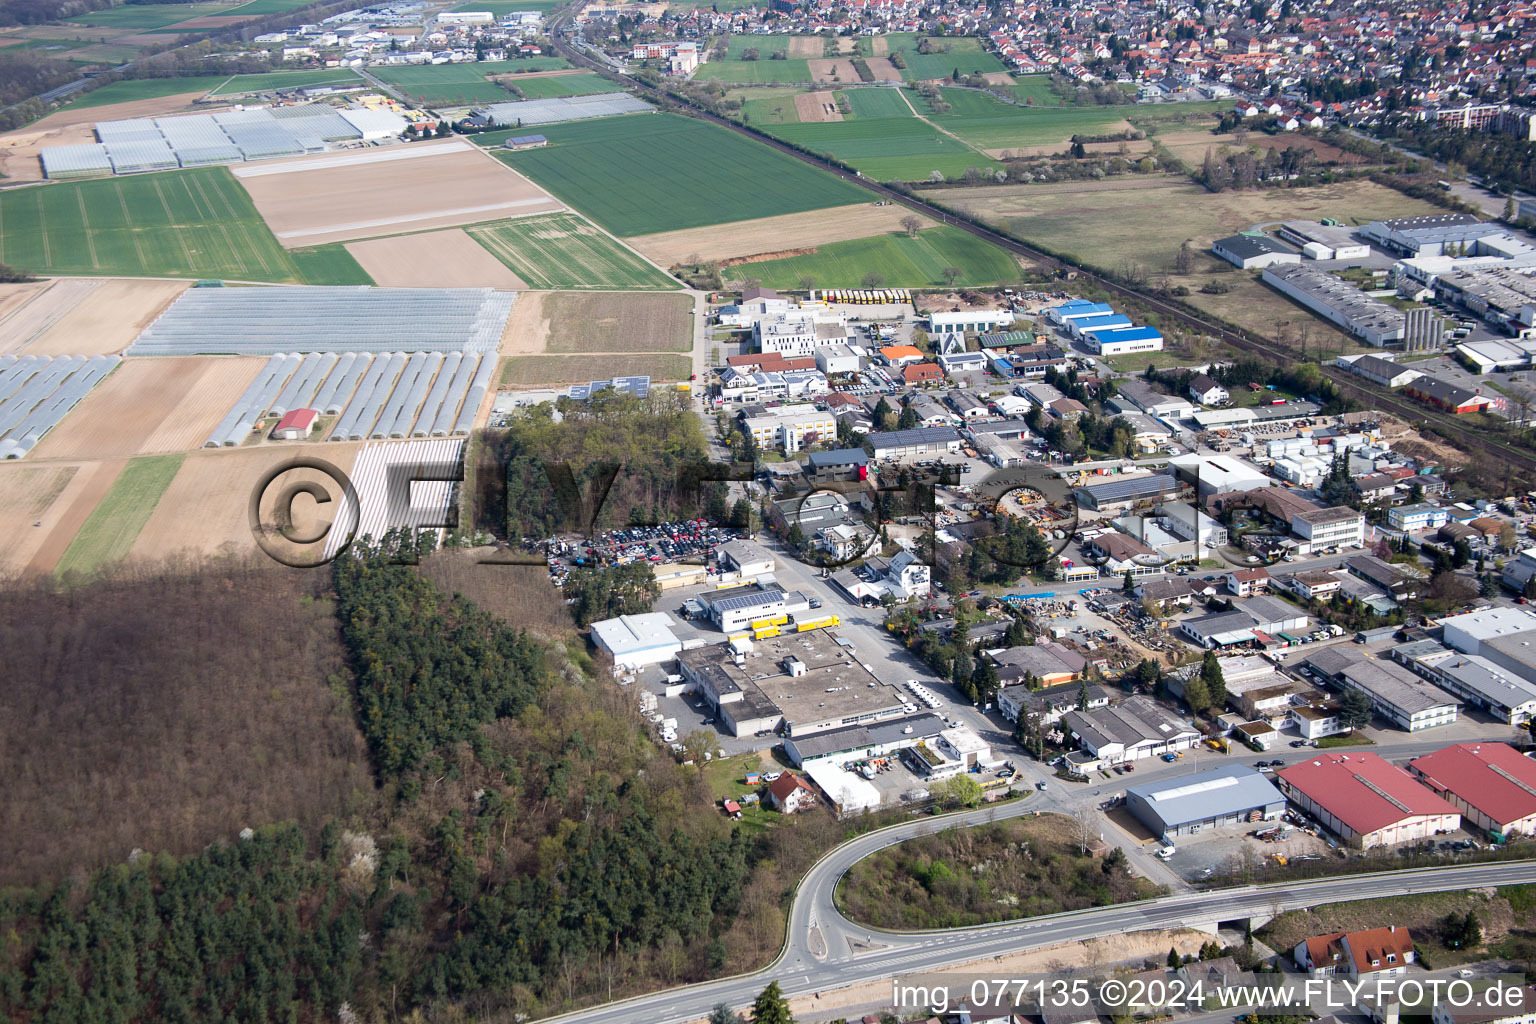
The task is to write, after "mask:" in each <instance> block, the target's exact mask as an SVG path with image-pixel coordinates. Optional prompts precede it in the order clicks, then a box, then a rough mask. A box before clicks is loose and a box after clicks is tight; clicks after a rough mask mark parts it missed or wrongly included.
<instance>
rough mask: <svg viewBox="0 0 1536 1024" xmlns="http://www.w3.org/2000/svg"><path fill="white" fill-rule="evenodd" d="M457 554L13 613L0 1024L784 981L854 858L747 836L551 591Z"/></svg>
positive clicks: (116, 589)
mask: <svg viewBox="0 0 1536 1024" xmlns="http://www.w3.org/2000/svg"><path fill="white" fill-rule="evenodd" d="M461 555H462V553H457V552H455V553H447V554H446V555H445V554H438V555H433V556H430V557H429V558H427V559H425V560H424V563H423V567H422V568H420V569H418V568H417V567H414V566H408V565H395V564H391V559H390V558H388V557H385V556H384V555H383V554H381V553H379V552H377V551H373V552H369V551H365V552H363V557H362V558H361V559H360V560H359V561H358V562H356V563H348V562H343V563H340V564H338V565H337V566H336V567H335V568H334V572H326V571H324V570H320V571H314V572H309V573H304V572H301V571H293V572H290V571H288V570H274V569H272V568H270V567H266V566H262V567H250V566H235V565H227V564H222V563H221V564H216V565H203V566H191V567H176V568H171V569H165V570H162V571H159V572H156V573H154V574H141V575H139V576H135V577H118V578H113V579H106V580H94V581H74V585H73V586H72V587H70V588H69V589H62V588H53V587H41V586H39V587H30V588H19V589H13V590H11V591H9V592H6V593H4V594H0V642H3V643H4V644H5V650H6V651H7V657H6V659H5V661H4V668H3V670H0V671H3V675H4V678H3V679H0V705H3V706H0V757H3V758H4V759H5V760H4V763H3V769H4V772H5V777H6V778H7V780H8V786H7V787H6V790H5V792H4V796H3V799H4V800H5V803H4V804H3V805H0V806H3V808H4V814H5V820H6V822H7V828H6V830H5V832H4V833H3V834H0V865H3V870H5V871H6V872H7V875H6V878H5V881H6V883H8V884H12V885H14V886H15V887H14V888H7V889H4V890H3V892H0V935H6V936H8V937H9V938H8V940H7V941H6V942H5V943H3V944H0V1018H3V1019H5V1020H7V1021H20V1022H32V1021H44V1020H59V1021H64V1020H69V1021H96V1020H103V1021H104V1020H113V1021H126V1022H136V1021H144V1022H148V1021H193V1020H197V1021H207V1020H221V1019H222V1020H231V1021H234V1020H240V1021H253V1022H254V1021H263V1022H264V1021H270V1020H298V1021H304V1020H319V1019H335V1018H336V1016H337V1014H338V1013H340V1012H341V1010H342V1007H343V1005H346V1006H348V1007H350V1008H351V1009H352V1010H353V1011H356V1012H357V1013H358V1014H359V1015H360V1016H361V1017H362V1018H363V1019H370V1020H389V1019H401V1018H405V1017H408V1016H410V1015H411V1014H412V1013H414V1012H417V1011H421V1012H422V1013H424V1014H426V1015H427V1016H426V1017H425V1018H422V1019H458V1018H459V1017H460V1016H462V1015H464V1014H477V1015H478V1014H490V1013H498V1012H524V1013H529V1014H536V1015H544V1014H547V1013H550V1012H554V1011H556V1010H558V1009H560V1008H562V1007H568V1006H574V1005H580V1004H585V1003H591V1002H594V1001H597V1000H601V999H607V998H609V997H618V996H621V995H625V994H630V993H634V992H638V991H642V990H649V989H653V988H656V987H659V986H661V985H665V984H670V983H678V982H685V981H694V980H699V979H702V978H705V977H709V976H711V975H714V974H719V973H722V972H726V971H730V970H739V969H743V968H747V967H751V966H757V965H760V964H761V963H763V962H765V961H766V959H768V958H769V957H770V956H771V955H772V951H774V950H776V949H777V947H778V943H779V941H780V940H781V938H782V935H783V931H782V929H783V912H782V900H783V898H784V896H785V894H786V893H787V892H788V890H789V888H790V887H791V886H792V885H793V879H794V878H795V877H796V876H797V874H798V872H799V871H800V870H801V869H802V868H803V867H804V865H805V863H806V860H807V859H808V858H809V857H810V856H812V855H813V854H814V851H815V850H816V849H819V848H824V847H825V846H826V845H827V844H828V843H830V842H833V841H835V840H836V839H838V838H841V837H842V836H843V835H844V834H845V829H844V828H843V827H841V826H839V825H838V824H837V823H836V822H834V821H833V820H832V819H831V818H830V817H829V816H826V815H822V814H809V815H801V816H798V818H797V820H795V821H793V822H788V823H786V824H785V825H784V826H782V827H780V828H776V829H771V830H769V831H768V832H766V833H764V834H761V835H758V836H749V835H748V834H747V833H746V832H745V831H743V830H741V829H739V828H733V827H732V825H731V823H730V822H729V821H727V820H726V819H725V818H724V817H723V816H721V815H719V814H717V813H714V812H712V810H711V808H710V800H709V796H708V793H707V791H706V789H705V786H704V783H703V780H702V778H701V777H700V775H699V773H697V772H695V771H693V770H692V769H691V768H684V767H682V766H679V765H677V764H676V763H675V762H674V761H673V760H672V759H671V758H670V757H669V756H664V755H663V753H662V751H660V750H659V749H658V748H657V747H656V746H655V744H654V743H652V742H651V741H650V740H648V739H647V738H646V736H645V734H644V732H643V730H642V728H641V723H640V721H639V719H638V717H637V715H636V713H635V711H634V709H633V708H632V706H631V702H630V698H629V696H628V695H627V694H625V693H623V692H622V691H621V690H620V689H619V688H618V687H617V686H615V685H614V684H613V683H612V682H611V681H610V680H609V679H607V678H606V673H605V672H602V671H601V670H600V669H597V668H596V667H595V666H594V665H593V663H592V661H591V658H590V657H589V655H588V653H587V649H586V648H585V646H584V641H582V639H581V638H580V637H579V636H577V635H576V634H575V632H574V630H573V628H572V626H571V624H570V621H569V619H568V618H566V617H564V606H563V605H561V604H560V603H559V602H558V601H557V600H550V598H551V597H552V596H553V593H552V591H550V589H549V584H548V582H547V580H544V579H538V580H536V581H535V580H533V579H532V578H531V577H528V576H523V575H520V574H505V573H506V570H499V571H500V572H501V573H503V574H504V575H501V576H498V577H497V581H496V587H495V588H492V587H489V586H486V585H485V581H484V580H483V579H481V578H480V577H478V575H477V574H476V572H474V571H473V570H471V569H470V568H467V567H466V566H465V564H464V562H463V560H462V558H461V557H460V556H461ZM539 575H540V576H542V574H539ZM434 579H442V580H445V581H448V582H449V585H451V586H457V585H458V584H460V583H462V584H463V585H464V589H466V590H469V591H472V592H476V591H478V592H491V591H492V590H499V591H507V590H514V591H515V590H519V589H523V590H525V591H526V592H525V593H523V594H521V595H519V596H515V597H511V598H507V597H505V596H504V597H503V598H502V600H503V603H504V604H505V605H506V606H507V607H509V608H516V607H531V606H533V605H536V604H537V605H540V606H542V607H543V608H545V609H546V611H545V612H544V613H543V614H542V615H541V616H540V618H539V619H538V620H537V622H536V624H535V625H534V626H532V627H530V628H529V629H522V628H518V627H517V626H515V625H512V624H509V623H508V622H507V621H506V620H504V619H502V618H500V617H498V616H496V615H493V614H491V613H490V612H488V611H486V610H484V609H482V608H480V607H479V606H478V605H476V604H475V603H474V602H473V601H472V600H470V599H469V598H468V597H466V596H463V594H455V593H448V592H445V591H443V590H441V589H439V587H438V586H437V585H436V584H435V583H434V582H432V580H434ZM533 588H543V589H542V590H538V591H537V593H535V592H534V589H533ZM550 607H553V608H554V609H555V610H556V612H557V613H558V614H555V615H553V616H552V613H551V612H549V611H548V610H547V609H549V608H550ZM23 808H25V809H28V810H26V813H25V815H23V814H22V809H23ZM13 826H15V827H13ZM247 829H248V830H249V831H246V830H247Z"/></svg>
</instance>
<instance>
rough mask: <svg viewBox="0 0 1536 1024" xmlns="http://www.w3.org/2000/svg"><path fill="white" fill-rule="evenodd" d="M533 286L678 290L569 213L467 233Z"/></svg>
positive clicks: (480, 226) (482, 226)
mask: <svg viewBox="0 0 1536 1024" xmlns="http://www.w3.org/2000/svg"><path fill="white" fill-rule="evenodd" d="M468 233H469V237H470V238H472V239H474V240H475V241H477V242H479V243H480V244H481V245H482V246H484V247H485V248H486V249H487V250H489V251H490V252H491V253H492V254H493V255H494V256H495V257H496V258H497V259H498V260H500V261H501V262H502V263H505V264H506V265H507V266H508V267H510V268H511V270H512V271H513V272H515V273H516V274H517V276H518V277H520V278H521V279H522V280H523V281H525V282H526V283H527V286H528V287H531V288H549V289H559V288H677V287H678V283H677V282H676V281H674V280H672V278H670V277H668V276H667V275H666V274H664V273H662V272H661V271H660V270H658V269H656V268H655V267H653V266H652V265H651V264H649V263H647V262H646V261H645V259H644V258H643V257H641V256H639V255H637V254H636V253H634V252H633V251H631V250H630V249H627V248H625V247H624V246H623V245H621V244H620V243H618V242H616V241H614V240H613V239H612V238H610V237H609V236H608V235H606V234H604V233H603V232H602V231H599V230H598V229H597V228H595V227H593V226H592V225H591V224H588V223H587V222H586V221H585V220H582V219H581V218H580V217H577V216H576V215H575V214H572V213H552V214H548V215H546V216H541V217H523V218H518V219H516V220H503V221H496V222H495V223H492V224H478V225H476V226H474V227H472V228H469V229H468Z"/></svg>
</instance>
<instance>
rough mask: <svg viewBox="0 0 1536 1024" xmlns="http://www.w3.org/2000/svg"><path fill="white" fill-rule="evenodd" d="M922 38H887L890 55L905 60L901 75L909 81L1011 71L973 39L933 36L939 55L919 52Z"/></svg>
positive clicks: (899, 34)
mask: <svg viewBox="0 0 1536 1024" xmlns="http://www.w3.org/2000/svg"><path fill="white" fill-rule="evenodd" d="M920 38H921V37H919V36H917V35H915V34H914V33H911V32H892V33H891V34H889V35H887V36H885V37H884V42H885V45H886V48H887V50H888V53H900V54H901V55H902V57H903V58H905V59H906V62H907V67H906V70H904V71H903V72H902V73H901V76H902V77H903V78H905V79H906V80H907V81H909V82H925V81H930V80H932V79H937V78H948V77H950V75H951V74H952V73H953V72H955V71H957V70H958V71H959V72H960V74H962V75H985V74H991V73H994V72H998V71H1007V70H1008V69H1007V68H1005V67H1003V64H1002V62H1001V61H999V60H998V59H997V58H996V57H995V56H993V55H992V54H990V53H988V52H987V51H986V50H985V49H984V48H983V47H982V45H981V40H980V39H977V38H975V37H974V36H944V37H942V38H940V37H931V38H930V43H931V46H932V48H933V49H934V50H935V51H936V52H934V53H927V54H924V53H918V52H917V47H918V40H919V39H920ZM887 55H888V54H880V53H877V54H876V56H887Z"/></svg>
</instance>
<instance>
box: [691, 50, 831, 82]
mask: <svg viewBox="0 0 1536 1024" xmlns="http://www.w3.org/2000/svg"><path fill="white" fill-rule="evenodd" d="M693 77H694V78H695V79H697V80H698V81H701V82H731V83H735V84H737V85H774V84H777V83H781V82H809V81H811V65H810V62H809V61H805V60H769V59H767V58H766V57H764V58H763V59H761V60H712V61H710V62H709V63H707V64H701V65H699V70H698V71H696V72H695V73H694V76H693Z"/></svg>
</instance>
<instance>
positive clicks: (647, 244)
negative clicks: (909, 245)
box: [629, 203, 933, 267]
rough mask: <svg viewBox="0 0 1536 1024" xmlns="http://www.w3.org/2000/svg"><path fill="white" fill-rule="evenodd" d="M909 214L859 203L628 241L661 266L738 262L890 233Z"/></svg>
mask: <svg viewBox="0 0 1536 1024" xmlns="http://www.w3.org/2000/svg"><path fill="white" fill-rule="evenodd" d="M909 215H911V212H910V211H909V210H907V209H905V208H903V207H900V206H894V205H893V206H876V205H875V204H873V203H859V204H857V205H855V206H836V207H833V208H831V209H829V210H809V211H807V212H805V213H786V214H783V215H782V216H778V217H760V218H757V219H756V220H742V221H736V222H735V223H733V224H725V225H718V224H717V225H714V226H712V227H707V228H688V229H685V230H682V231H664V232H661V233H659V234H654V235H641V236H639V237H638V238H631V239H629V243H630V244H631V245H633V246H634V247H635V248H636V249H639V250H640V251H641V252H642V253H644V254H645V255H647V256H649V257H650V258H651V259H652V260H655V261H656V262H657V263H659V264H661V265H662V266H664V267H670V266H672V265H673V264H676V263H681V262H683V261H685V260H687V259H689V258H690V257H691V256H694V255H697V256H699V257H700V258H701V259H705V260H725V259H740V258H741V257H743V256H755V255H757V254H759V253H766V252H782V251H784V250H787V249H803V248H807V247H811V246H817V245H825V244H826V243H828V242H846V241H849V240H851V239H855V238H868V237H869V236H870V235H878V234H881V233H883V232H886V231H900V230H902V228H901V221H902V218H904V217H907V216H909ZM918 219H919V220H921V221H922V223H923V226H924V227H927V226H928V225H930V224H932V223H933V222H932V221H930V220H929V219H927V218H926V217H919V218H918Z"/></svg>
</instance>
